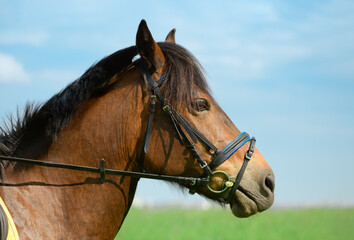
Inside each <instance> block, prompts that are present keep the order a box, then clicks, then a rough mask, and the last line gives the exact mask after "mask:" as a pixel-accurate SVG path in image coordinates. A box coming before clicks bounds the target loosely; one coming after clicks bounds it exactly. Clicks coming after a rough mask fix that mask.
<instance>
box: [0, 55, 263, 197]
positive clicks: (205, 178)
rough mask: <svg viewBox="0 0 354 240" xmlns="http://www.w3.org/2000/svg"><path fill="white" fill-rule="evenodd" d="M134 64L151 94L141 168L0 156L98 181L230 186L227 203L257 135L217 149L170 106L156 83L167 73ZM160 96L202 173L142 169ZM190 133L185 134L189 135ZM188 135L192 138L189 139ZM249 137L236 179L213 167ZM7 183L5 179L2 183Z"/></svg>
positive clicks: (244, 136)
mask: <svg viewBox="0 0 354 240" xmlns="http://www.w3.org/2000/svg"><path fill="white" fill-rule="evenodd" d="M135 65H136V66H137V67H138V69H139V70H140V72H141V74H142V76H143V78H144V80H145V82H146V83H147V85H148V88H149V90H150V91H151V98H150V108H149V112H150V113H149V119H148V122H147V127H146V132H145V136H144V141H143V147H142V153H141V156H140V160H139V164H140V167H141V169H142V172H131V171H122V170H115V169H106V167H105V160H104V159H101V161H100V167H99V168H95V167H88V166H80V165H74V164H64V163H57V162H49V161H40V160H34V159H28V158H19V157H10V156H0V160H6V161H11V162H21V163H25V164H31V165H38V166H42V167H51V168H62V169H71V170H76V171H85V172H95V173H99V174H100V176H101V177H100V181H101V183H104V182H105V181H106V175H108V174H109V175H118V176H129V177H133V178H147V179H156V180H164V181H170V182H177V183H180V184H182V185H184V186H186V187H188V188H189V189H190V193H191V194H194V193H195V192H196V188H197V187H198V186H205V185H206V186H207V188H208V189H209V190H210V191H211V192H213V193H216V194H220V193H223V192H225V191H227V190H229V195H228V197H227V198H226V200H225V199H223V198H219V200H220V201H224V202H226V203H230V202H231V201H232V200H233V197H234V196H235V192H236V190H237V188H238V186H239V185H240V182H241V179H242V176H243V174H244V173H245V170H246V167H247V164H248V162H249V161H250V160H251V158H252V154H253V152H254V146H255V143H256V139H255V138H254V137H252V138H250V136H249V135H248V134H247V133H245V132H243V133H241V134H240V135H238V136H237V137H236V138H235V139H234V140H232V141H231V142H230V143H229V144H227V145H226V146H225V147H224V148H223V149H221V150H219V149H218V148H217V147H215V146H214V145H213V144H212V143H211V142H210V141H209V140H208V139H207V138H206V137H205V136H204V135H203V134H202V133H201V132H199V131H198V130H197V129H196V128H195V127H193V126H192V125H191V124H190V123H189V122H188V121H187V120H186V119H185V118H184V117H183V116H182V115H180V114H179V113H178V112H177V111H176V109H174V108H173V107H172V105H171V104H170V103H169V102H168V100H167V99H166V98H164V96H163V95H162V93H161V91H160V89H159V87H160V86H161V85H162V84H163V83H164V81H165V80H166V75H164V76H162V77H161V78H160V79H159V80H158V81H156V82H155V80H154V79H153V78H152V76H151V74H150V73H149V71H148V69H147V67H146V65H145V64H144V62H143V61H142V60H141V59H140V60H137V61H136V62H135ZM157 99H158V100H160V101H161V102H162V104H163V111H164V112H166V113H167V115H168V116H169V118H170V120H171V123H172V126H173V127H174V130H175V132H176V135H177V139H178V141H179V142H180V144H181V145H182V146H185V147H186V148H187V149H188V150H190V152H191V153H192V156H193V157H194V158H195V159H197V161H198V163H199V166H200V167H201V168H202V169H203V171H204V173H203V174H202V176H201V177H200V178H195V177H183V176H169V175H160V174H152V173H146V171H145V170H144V167H143V164H144V157H145V154H146V153H147V152H148V150H149V143H150V137H151V131H152V123H153V119H154V113H155V107H156V100H157ZM187 135H188V136H189V137H188V136H187ZM190 139H191V140H190ZM198 139H199V140H200V141H201V142H203V143H204V144H205V145H206V146H208V148H209V150H210V151H211V152H212V158H211V161H210V163H209V164H208V163H207V162H206V161H205V160H203V158H202V157H201V156H200V154H199V152H198V151H197V150H196V149H195V147H194V144H195V143H198ZM248 141H250V146H249V148H248V151H247V152H246V154H245V156H244V161H243V164H242V166H241V169H240V171H239V172H238V174H237V176H236V179H235V180H234V181H232V180H231V179H230V177H229V175H228V174H227V173H225V172H223V171H213V170H214V169H215V168H216V167H218V166H220V165H221V164H222V163H223V162H225V161H226V160H227V159H228V158H229V157H230V156H231V155H232V154H234V153H235V152H236V151H237V150H238V149H239V148H240V147H242V146H243V145H244V144H245V143H247V142H248ZM216 175H221V176H223V186H222V187H223V188H222V189H221V190H215V189H213V188H212V187H211V186H210V183H211V179H212V178H213V177H214V176H216ZM3 184H5V185H6V183H3Z"/></svg>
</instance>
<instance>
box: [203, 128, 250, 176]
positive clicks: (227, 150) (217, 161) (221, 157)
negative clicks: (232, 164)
mask: <svg viewBox="0 0 354 240" xmlns="http://www.w3.org/2000/svg"><path fill="white" fill-rule="evenodd" d="M249 140H250V137H249V135H248V134H247V133H245V132H243V133H241V134H240V135H238V136H237V137H236V138H235V139H234V140H232V141H231V142H230V143H229V144H227V145H226V146H225V147H224V148H223V149H221V150H219V151H217V152H216V155H215V156H214V157H213V158H212V160H211V162H210V163H209V167H210V168H211V169H212V170H213V169H215V168H216V167H217V166H220V165H221V164H222V163H223V162H225V161H226V160H227V159H228V158H229V157H230V156H231V155H232V154H233V153H234V152H236V151H237V150H238V149H239V148H240V147H242V146H243V145H244V144H245V143H246V142H248V141H249Z"/></svg>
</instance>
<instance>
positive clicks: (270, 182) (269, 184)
mask: <svg viewBox="0 0 354 240" xmlns="http://www.w3.org/2000/svg"><path fill="white" fill-rule="evenodd" d="M264 187H265V188H266V189H268V191H270V192H271V193H274V187H275V183H274V174H272V173H270V174H268V175H267V176H266V177H265V180H264Z"/></svg>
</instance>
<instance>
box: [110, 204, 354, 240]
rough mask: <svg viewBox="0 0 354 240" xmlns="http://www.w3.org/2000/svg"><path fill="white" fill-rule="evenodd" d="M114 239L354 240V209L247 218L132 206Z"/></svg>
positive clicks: (285, 212)
mask: <svg viewBox="0 0 354 240" xmlns="http://www.w3.org/2000/svg"><path fill="white" fill-rule="evenodd" d="M115 239H120V240H135V239H139V240H149V239H154V240H157V239H173V240H178V239H181V240H182V239H183V240H188V239H192V240H209V239H210V240H229V239H230V240H253V239H257V240H258V239H262V240H266V239H272V240H277V239H282V240H292V239H310V240H316V239H321V240H331V239H333V240H341V239H343V240H344V239H348V240H349V239H354V208H313V209H306V208H305V209H282V210H270V211H267V212H264V213H261V214H257V215H256V216H253V217H251V218H246V219H239V218H235V217H233V215H232V214H231V212H230V211H228V209H225V210H223V209H210V210H207V211H203V210H191V209H189V210H183V209H164V210H156V209H153V210H149V209H137V208H132V209H131V210H130V212H129V214H128V216H127V218H126V220H125V222H124V223H123V226H122V228H121V230H120V231H119V233H118V235H117V237H116V238H115Z"/></svg>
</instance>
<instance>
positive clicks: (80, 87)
mask: <svg viewBox="0 0 354 240" xmlns="http://www.w3.org/2000/svg"><path fill="white" fill-rule="evenodd" d="M159 46H160V47H161V49H162V51H163V53H164V55H165V58H166V71H167V80H166V81H165V83H164V86H163V88H162V91H163V92H164V94H165V97H166V98H167V99H169V100H170V102H171V103H172V105H174V106H176V107H178V106H181V104H183V105H184V106H188V107H190V106H192V103H193V101H192V100H193V98H194V95H195V92H194V90H193V89H195V87H196V86H197V87H198V88H199V89H201V90H203V91H205V92H207V93H209V92H210V91H209V87H208V85H207V82H206V80H205V78H204V76H203V73H202V72H203V71H202V67H201V66H200V64H199V63H198V61H197V60H196V59H195V57H193V56H192V54H191V53H190V52H189V51H187V50H186V49H184V48H182V47H180V46H179V45H177V44H170V43H159ZM136 55H137V50H136V47H135V46H132V47H129V48H126V49H123V50H120V51H117V52H115V53H113V54H112V55H110V56H108V57H106V58H104V59H102V60H101V61H99V62H98V63H96V64H95V65H93V66H92V67H90V68H89V69H88V70H87V71H86V72H85V73H84V74H83V75H82V76H81V77H80V78H79V79H77V80H76V81H74V82H72V83H71V84H69V85H68V86H67V87H66V88H65V89H64V90H62V91H61V92H59V93H58V94H56V95H54V96H53V97H52V98H50V99H49V100H48V101H47V102H45V103H43V104H37V105H33V104H27V106H26V108H25V111H24V113H23V114H22V117H19V116H17V120H14V119H13V118H10V120H9V122H8V123H7V124H6V123H5V124H4V126H3V127H0V131H1V132H0V155H5V156H17V157H26V158H34V159H39V158H41V157H42V156H44V155H45V154H46V153H47V151H48V148H49V146H50V145H51V143H52V142H53V140H55V138H56V137H57V136H58V134H59V132H60V131H61V130H62V129H63V128H64V127H65V126H67V124H68V123H69V122H70V121H71V119H72V118H73V116H74V114H75V113H76V111H77V109H78V108H79V107H80V105H81V104H82V103H83V102H84V101H85V100H87V99H90V98H92V97H95V96H97V95H98V94H99V92H100V90H102V88H104V87H105V85H107V84H108V82H109V80H110V79H111V78H112V77H113V76H114V75H115V74H117V73H119V72H121V71H123V70H124V69H126V68H127V67H128V66H129V65H131V64H132V59H133V58H134V56H136Z"/></svg>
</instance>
